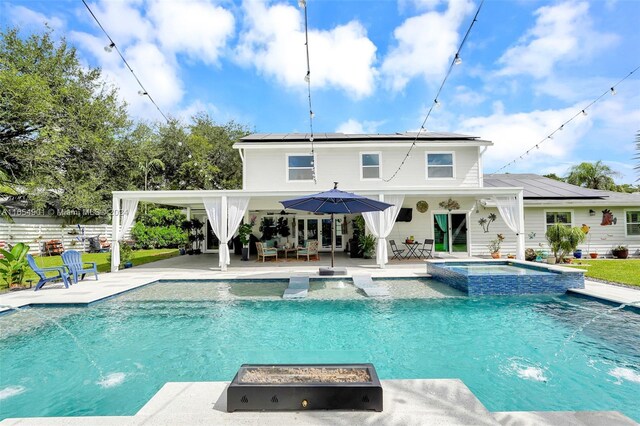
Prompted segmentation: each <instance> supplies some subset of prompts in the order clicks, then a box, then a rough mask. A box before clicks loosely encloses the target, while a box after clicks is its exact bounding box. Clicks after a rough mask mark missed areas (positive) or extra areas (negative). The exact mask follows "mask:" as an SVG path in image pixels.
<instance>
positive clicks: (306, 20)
mask: <svg viewBox="0 0 640 426" xmlns="http://www.w3.org/2000/svg"><path fill="white" fill-rule="evenodd" d="M298 6H300V8H301V9H304V46H305V50H306V53H307V74H306V75H305V76H304V81H305V82H306V83H307V93H308V95H309V142H310V143H311V157H312V158H315V148H314V146H313V118H314V117H315V114H314V113H313V107H312V106H311V65H310V61H309V18H308V16H307V2H306V0H298ZM312 166H313V167H312V169H311V172H312V173H311V174H312V176H313V183H316V166H315V161H314V162H313V164H312Z"/></svg>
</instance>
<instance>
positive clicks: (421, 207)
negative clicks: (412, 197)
mask: <svg viewBox="0 0 640 426" xmlns="http://www.w3.org/2000/svg"><path fill="white" fill-rule="evenodd" d="M416 210H418V211H419V212H420V213H424V212H426V211H427V210H429V203H427V202H426V201H424V200H420V201H418V202H417V203H416Z"/></svg>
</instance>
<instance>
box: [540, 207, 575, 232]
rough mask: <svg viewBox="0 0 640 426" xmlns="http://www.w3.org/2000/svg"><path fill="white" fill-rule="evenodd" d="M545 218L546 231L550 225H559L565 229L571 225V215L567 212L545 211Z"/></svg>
mask: <svg viewBox="0 0 640 426" xmlns="http://www.w3.org/2000/svg"><path fill="white" fill-rule="evenodd" d="M545 216H546V225H547V229H549V228H550V227H551V226H552V225H555V224H560V225H564V226H567V227H569V228H570V227H571V224H572V221H571V219H572V217H571V216H572V214H571V212H567V211H547V212H545Z"/></svg>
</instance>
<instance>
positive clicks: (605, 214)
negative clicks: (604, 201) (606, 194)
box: [600, 209, 618, 226]
mask: <svg viewBox="0 0 640 426" xmlns="http://www.w3.org/2000/svg"><path fill="white" fill-rule="evenodd" d="M616 223H618V218H616V217H613V213H612V212H611V210H609V209H604V210H602V223H600V225H601V226H607V225H615V224H616Z"/></svg>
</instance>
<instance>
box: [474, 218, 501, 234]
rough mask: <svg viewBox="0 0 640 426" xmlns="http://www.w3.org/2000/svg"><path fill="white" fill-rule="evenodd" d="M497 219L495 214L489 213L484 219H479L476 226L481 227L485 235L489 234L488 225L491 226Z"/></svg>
mask: <svg viewBox="0 0 640 426" xmlns="http://www.w3.org/2000/svg"><path fill="white" fill-rule="evenodd" d="M497 218H498V216H496V214H495V213H489V216H487V217H486V218H484V217H481V218H480V219H478V225H480V226H482V229H483V230H484V233H485V234H486V233H487V232H489V225H491V223H493V222H494V221H495V220H496V219H497Z"/></svg>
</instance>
